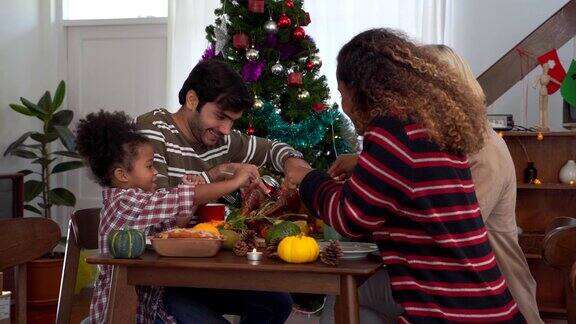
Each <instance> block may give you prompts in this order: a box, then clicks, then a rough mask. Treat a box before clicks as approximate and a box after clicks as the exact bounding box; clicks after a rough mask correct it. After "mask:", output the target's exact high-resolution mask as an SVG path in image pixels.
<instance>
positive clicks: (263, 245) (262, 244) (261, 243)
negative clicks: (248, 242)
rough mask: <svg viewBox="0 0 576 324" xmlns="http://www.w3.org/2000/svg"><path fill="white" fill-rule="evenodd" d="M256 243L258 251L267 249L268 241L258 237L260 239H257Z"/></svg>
mask: <svg viewBox="0 0 576 324" xmlns="http://www.w3.org/2000/svg"><path fill="white" fill-rule="evenodd" d="M255 241H256V242H255V243H256V248H257V249H265V248H266V240H265V239H263V238H260V237H258V238H256V240H255Z"/></svg>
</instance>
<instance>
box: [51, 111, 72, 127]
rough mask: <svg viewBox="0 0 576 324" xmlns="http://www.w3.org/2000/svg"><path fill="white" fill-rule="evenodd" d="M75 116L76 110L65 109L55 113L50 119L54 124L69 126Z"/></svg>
mask: <svg viewBox="0 0 576 324" xmlns="http://www.w3.org/2000/svg"><path fill="white" fill-rule="evenodd" d="M72 118H74V112H73V111H72V110H68V109H64V110H60V111H59V112H57V113H55V114H54V115H53V116H52V119H51V120H50V123H51V124H52V125H60V126H68V125H70V122H72Z"/></svg>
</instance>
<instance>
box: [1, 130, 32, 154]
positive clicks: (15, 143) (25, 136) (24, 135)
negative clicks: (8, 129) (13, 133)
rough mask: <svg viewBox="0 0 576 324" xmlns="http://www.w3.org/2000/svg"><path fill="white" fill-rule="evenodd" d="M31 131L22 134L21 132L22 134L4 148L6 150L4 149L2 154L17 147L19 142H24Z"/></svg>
mask: <svg viewBox="0 0 576 324" xmlns="http://www.w3.org/2000/svg"><path fill="white" fill-rule="evenodd" d="M32 133H34V132H26V133H24V134H22V136H20V137H19V138H18V139H17V140H15V141H14V142H13V143H12V144H10V146H8V148H7V149H6V151H4V156H6V155H8V153H10V152H12V151H13V150H15V149H16V148H18V146H20V144H22V143H24V141H25V140H26V139H27V138H28V136H30V135H31V134H32Z"/></svg>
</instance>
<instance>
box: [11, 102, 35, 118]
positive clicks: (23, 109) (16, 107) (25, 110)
mask: <svg viewBox="0 0 576 324" xmlns="http://www.w3.org/2000/svg"><path fill="white" fill-rule="evenodd" d="M10 108H12V109H13V110H15V111H17V112H19V113H21V114H24V115H27V116H34V113H33V112H31V111H30V109H28V108H26V107H24V106H22V105H17V104H10Z"/></svg>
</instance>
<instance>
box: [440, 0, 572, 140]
mask: <svg viewBox="0 0 576 324" xmlns="http://www.w3.org/2000/svg"><path fill="white" fill-rule="evenodd" d="M567 2H568V0H546V1H541V0H506V1H501V0H482V1H472V0H468V1H462V0H455V1H454V12H453V21H454V32H453V42H452V44H451V45H452V46H453V47H454V49H455V50H456V51H457V52H458V53H460V54H461V55H462V56H463V57H464V58H465V59H466V60H467V61H468V63H469V64H470V66H471V67H472V70H473V71H474V73H475V74H476V75H477V76H478V75H479V74H481V73H482V72H484V71H485V70H486V69H487V68H489V67H490V66H491V65H492V64H494V63H495V62H496V61H497V60H498V59H499V58H500V57H502V55H504V54H505V53H507V52H508V51H509V50H510V49H511V48H512V47H513V46H515V45H516V44H517V43H518V42H520V41H521V40H522V39H523V38H524V37H526V36H527V35H528V34H529V33H530V32H532V31H533V30H534V29H535V28H537V27H538V26H539V25H540V24H542V23H543V22H544V21H546V19H548V17H550V16H551V15H552V14H553V13H554V12H556V11H557V10H558V9H560V8H561V7H562V6H563V5H564V4H566V3H567ZM573 42H574V41H573V40H572V41H569V42H568V43H567V44H566V45H565V46H563V47H562V48H560V49H559V51H558V54H559V56H560V59H561V61H562V65H563V66H564V68H565V69H568V67H569V65H570V62H571V60H572V57H573V55H574V50H573V48H574V47H573V46H574V45H573V44H574V43H573ZM534 54H535V55H540V54H543V53H534ZM540 71H541V69H540V68H536V69H534V71H533V72H532V73H530V74H529V75H528V77H527V79H526V80H527V81H528V83H529V87H528V126H534V125H536V124H537V123H538V90H537V89H533V88H532V83H533V81H534V79H536V78H537V76H538V74H540V73H541V72H540ZM523 89H524V87H523V84H522V82H518V84H516V85H515V86H514V87H513V88H511V89H510V90H509V91H508V92H507V93H505V94H504V95H503V96H502V97H500V98H499V99H498V100H497V101H496V102H494V103H493V104H492V106H491V107H490V109H489V113H507V114H510V113H512V114H514V120H515V121H516V123H517V124H523V122H524V120H523V108H522V94H523ZM549 110H550V123H551V128H552V129H553V130H563V129H562V126H561V125H562V97H561V96H560V91H558V92H556V93H555V94H553V95H551V96H550V98H549Z"/></svg>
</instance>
